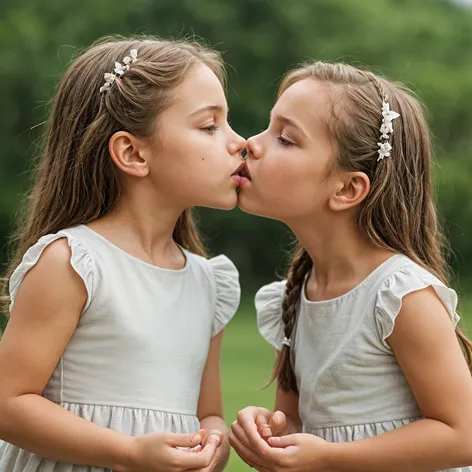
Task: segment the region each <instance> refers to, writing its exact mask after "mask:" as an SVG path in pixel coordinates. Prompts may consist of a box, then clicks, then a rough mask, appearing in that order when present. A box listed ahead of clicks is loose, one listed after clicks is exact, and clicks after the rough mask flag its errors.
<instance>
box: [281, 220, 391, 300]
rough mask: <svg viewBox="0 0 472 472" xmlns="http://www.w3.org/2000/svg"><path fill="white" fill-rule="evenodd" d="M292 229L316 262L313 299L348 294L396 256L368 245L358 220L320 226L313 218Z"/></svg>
mask: <svg viewBox="0 0 472 472" xmlns="http://www.w3.org/2000/svg"><path fill="white" fill-rule="evenodd" d="M289 226H290V228H291V229H292V231H293V232H294V234H295V236H296V237H297V239H298V240H299V241H300V244H301V245H302V246H303V247H304V248H305V249H306V251H307V252H308V254H309V256H310V258H311V260H312V261H313V267H314V270H313V271H312V273H311V274H310V277H309V279H308V282H307V295H308V296H309V298H311V299H326V298H334V297H336V296H339V295H342V294H343V293H346V292H348V291H349V290H351V289H352V288H354V287H355V286H356V285H358V284H359V283H360V282H362V280H364V279H365V278H366V277H367V276H368V275H369V274H370V273H371V272H372V271H373V270H375V269H376V268H377V267H378V266H379V265H380V264H382V263H383V262H385V261H386V260H387V259H388V258H389V257H390V256H391V255H392V252H391V251H388V250H386V249H382V248H378V247H376V246H374V244H373V243H372V242H370V241H368V240H367V238H366V237H365V236H364V235H363V234H362V233H361V232H360V231H359V229H358V226H357V222H356V221H354V219H353V220H348V219H346V218H341V217H339V218H338V217H335V219H331V221H329V223H328V222H325V223H323V224H320V222H319V221H318V222H316V220H315V219H314V218H310V219H305V220H300V221H296V222H292V223H291V224H290V225H289Z"/></svg>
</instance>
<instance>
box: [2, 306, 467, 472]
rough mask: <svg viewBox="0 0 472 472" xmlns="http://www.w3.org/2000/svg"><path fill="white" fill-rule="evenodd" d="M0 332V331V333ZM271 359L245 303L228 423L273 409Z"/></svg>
mask: <svg viewBox="0 0 472 472" xmlns="http://www.w3.org/2000/svg"><path fill="white" fill-rule="evenodd" d="M461 311H462V313H467V315H463V325H464V326H465V328H466V329H467V331H468V332H469V333H472V299H471V302H470V303H466V304H463V306H462V310H461ZM0 334H1V332H0ZM273 360H274V353H273V350H272V347H271V346H269V344H267V343H266V342H265V341H264V340H263V339H262V337H261V336H260V335H259V333H258V331H257V326H256V315H255V312H254V309H253V308H252V307H251V303H247V304H246V303H245V304H244V305H243V307H242V308H241V310H240V311H239V313H238V314H237V316H236V317H235V318H234V319H233V321H232V322H231V323H230V324H229V326H228V327H227V328H226V330H225V336H224V341H223V353H222V360H221V362H222V366H221V370H222V377H223V395H224V405H225V417H226V421H227V423H228V425H230V424H231V423H232V421H233V420H234V419H235V418H236V415H237V413H238V411H239V410H241V409H242V408H244V407H246V406H248V405H257V406H265V407H267V408H272V406H273V403H274V387H273V386H271V387H269V388H268V389H266V390H262V387H263V386H264V385H265V384H266V381H267V380H268V378H269V377H270V373H271V370H272V365H273ZM248 469H249V467H247V466H246V465H245V464H244V462H242V461H241V460H240V459H239V457H238V456H237V455H236V454H235V453H234V451H232V453H231V458H230V462H229V465H228V467H227V469H226V470H227V471H228V472H241V471H246V470H248Z"/></svg>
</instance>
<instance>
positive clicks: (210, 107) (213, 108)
mask: <svg viewBox="0 0 472 472" xmlns="http://www.w3.org/2000/svg"><path fill="white" fill-rule="evenodd" d="M209 111H216V112H223V107H221V106H220V105H208V106H206V107H202V108H199V109H198V110H195V111H193V112H192V113H190V116H195V115H200V114H202V113H206V112H209Z"/></svg>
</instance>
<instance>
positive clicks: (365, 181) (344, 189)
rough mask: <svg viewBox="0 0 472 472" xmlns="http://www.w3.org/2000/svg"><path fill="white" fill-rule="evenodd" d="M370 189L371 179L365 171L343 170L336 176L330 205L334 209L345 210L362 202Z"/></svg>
mask: <svg viewBox="0 0 472 472" xmlns="http://www.w3.org/2000/svg"><path fill="white" fill-rule="evenodd" d="M369 191H370V180H369V177H367V175H366V174H365V173H364V172H343V173H340V174H339V176H337V177H336V182H335V184H334V191H333V193H332V195H331V196H330V198H329V201H328V205H329V208H330V209H331V210H332V211H343V210H348V209H349V208H352V207H355V206H357V205H359V204H360V203H362V202H363V201H364V199H365V198H366V197H367V195H368V194H369Z"/></svg>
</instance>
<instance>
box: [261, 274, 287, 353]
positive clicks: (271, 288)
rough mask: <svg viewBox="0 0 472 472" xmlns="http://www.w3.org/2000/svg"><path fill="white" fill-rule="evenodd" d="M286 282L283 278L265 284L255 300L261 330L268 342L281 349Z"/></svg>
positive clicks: (283, 335) (283, 336)
mask: <svg viewBox="0 0 472 472" xmlns="http://www.w3.org/2000/svg"><path fill="white" fill-rule="evenodd" d="M286 284H287V281H286V280H282V281H279V282H272V283H271V284H269V285H265V286H264V287H262V288H261V289H260V290H259V291H258V292H257V294H256V298H255V300H254V303H255V305H256V312H257V327H258V328H259V332H260V333H261V335H262V337H263V338H264V339H265V340H266V341H267V342H268V343H270V344H271V345H272V346H274V347H275V349H277V350H279V351H280V350H281V349H282V341H283V340H284V338H285V334H284V326H283V321H282V301H283V298H284V295H285V285H286Z"/></svg>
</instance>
